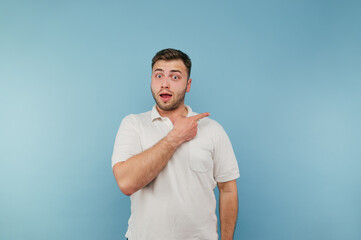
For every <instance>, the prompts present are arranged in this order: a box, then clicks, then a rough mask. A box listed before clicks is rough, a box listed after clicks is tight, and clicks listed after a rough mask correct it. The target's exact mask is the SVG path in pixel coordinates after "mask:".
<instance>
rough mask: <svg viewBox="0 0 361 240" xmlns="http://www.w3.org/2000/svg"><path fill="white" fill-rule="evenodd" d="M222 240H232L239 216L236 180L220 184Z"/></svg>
mask: <svg viewBox="0 0 361 240" xmlns="http://www.w3.org/2000/svg"><path fill="white" fill-rule="evenodd" d="M218 189H219V216H220V223H221V240H232V239H233V235H234V230H235V227H236V222H237V215H238V194H237V183H236V180H232V181H229V182H218Z"/></svg>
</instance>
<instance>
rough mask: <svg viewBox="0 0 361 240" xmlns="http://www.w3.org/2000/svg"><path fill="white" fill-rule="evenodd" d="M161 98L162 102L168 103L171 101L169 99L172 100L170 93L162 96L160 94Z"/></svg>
mask: <svg viewBox="0 0 361 240" xmlns="http://www.w3.org/2000/svg"><path fill="white" fill-rule="evenodd" d="M159 96H160V99H161V100H162V101H164V102H167V101H169V99H171V97H172V94H170V93H161V94H159Z"/></svg>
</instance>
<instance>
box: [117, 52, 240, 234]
mask: <svg viewBox="0 0 361 240" xmlns="http://www.w3.org/2000/svg"><path fill="white" fill-rule="evenodd" d="M190 72H191V60H190V59H189V57H188V56H187V55H186V54H185V53H183V52H181V51H179V50H175V49H164V50H161V51H159V52H158V53H157V54H156V55H155V56H154V57H153V60H152V77H151V90H152V94H153V97H154V99H155V101H156V105H155V106H154V107H153V109H152V110H151V111H149V112H146V113H142V114H136V115H134V114H131V115H128V116H126V117H125V118H124V119H123V121H122V123H121V125H120V128H119V130H118V133H117V136H116V140H115V144H114V152H113V156H112V166H113V173H114V176H115V179H116V181H117V183H118V186H119V188H120V190H121V191H122V192H123V193H124V194H126V195H128V196H130V198H131V216H130V219H129V222H128V224H129V225H128V231H127V233H126V237H127V238H128V239H130V240H178V239H179V240H186V239H197V240H198V239H202V240H216V239H218V232H217V217H216V214H215V210H216V199H215V196H214V191H213V190H214V188H215V187H216V185H217V184H218V188H219V201H220V204H219V206H220V225H221V239H222V240H227V239H233V234H234V228H235V224H236V220H237V212H238V199H237V185H236V180H235V179H236V178H238V177H239V171H238V165H237V161H236V158H235V156H234V153H233V149H232V146H231V143H230V141H229V139H228V136H227V134H226V133H225V132H224V130H223V128H222V127H221V126H220V125H219V124H218V123H217V122H216V121H214V120H211V119H209V118H207V117H208V116H209V113H201V114H196V113H194V112H192V109H191V108H190V107H189V106H186V105H185V104H184V97H185V94H186V92H189V90H190V87H191V83H192V79H191V78H190Z"/></svg>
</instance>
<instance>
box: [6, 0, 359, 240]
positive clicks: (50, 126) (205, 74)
mask: <svg viewBox="0 0 361 240" xmlns="http://www.w3.org/2000/svg"><path fill="white" fill-rule="evenodd" d="M360 12H361V2H360V1H314V0H313V1H311V0H304V1H300V0H299V1H281V0H276V1H266V0H263V1H257V0H253V1H251V0H249V1H213V0H210V1H196V0H195V1H85V0H84V1H81V0H75V1H40V0H39V1H20V0H14V1H10V0H9V1H4V0H1V1H0V107H1V108H0V114H1V118H0V146H1V151H0V158H1V161H0V239H4V240H12V239H15V240H18V239H21V240H22V239H31V240H32V239H34V240H35V239H36V240H39V239H54V240H56V239H122V238H123V235H124V233H125V231H126V227H127V220H128V217H129V213H130V211H129V198H128V197H126V196H124V195H122V194H121V192H120V191H119V189H118V188H117V185H116V182H115V180H114V178H113V175H112V170H111V165H110V158H111V154H112V149H113V143H114V138H115V134H116V131H117V129H118V127H119V124H120V121H121V119H122V118H123V117H124V116H125V115H127V114H130V113H140V112H144V111H148V110H150V108H151V107H152V106H153V104H154V101H153V99H152V97H151V94H150V75H151V67H150V61H151V58H152V57H153V55H154V54H155V53H156V52H157V51H158V50H160V49H163V48H168V47H173V48H177V49H181V50H183V51H184V52H186V53H188V54H189V56H190V57H191V59H192V61H193V69H192V78H193V84H192V88H191V92H190V93H189V94H188V95H187V97H186V103H187V104H189V105H191V107H192V108H193V110H194V111H197V112H204V111H209V112H211V114H212V118H213V119H215V120H217V121H218V122H220V123H221V124H222V125H223V127H224V128H225V130H226V131H227V132H228V134H229V137H230V139H231V141H232V143H233V146H234V150H235V153H236V156H237V158H238V161H239V167H240V173H241V177H240V178H239V179H238V181H237V182H238V186H239V217H238V223H237V229H236V233H235V239H247V240H258V239H259V240H273V239H274V240H304V239H308V240H313V239H315V240H316V239H317V240H319V239H327V240H334V239H335V240H336V239H337V240H338V239H340V240H356V239H361V186H360V185H361V162H360V161H361V147H360V144H361V127H360V122H361V70H360V66H361V31H360V26H361V16H360Z"/></svg>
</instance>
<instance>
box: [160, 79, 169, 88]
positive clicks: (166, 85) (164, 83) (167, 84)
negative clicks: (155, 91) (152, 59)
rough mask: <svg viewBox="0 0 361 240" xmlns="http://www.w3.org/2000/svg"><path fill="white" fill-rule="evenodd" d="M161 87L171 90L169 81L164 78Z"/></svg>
mask: <svg viewBox="0 0 361 240" xmlns="http://www.w3.org/2000/svg"><path fill="white" fill-rule="evenodd" d="M160 86H161V88H169V80H168V79H167V78H164V79H163V81H162V83H161V85H160Z"/></svg>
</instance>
